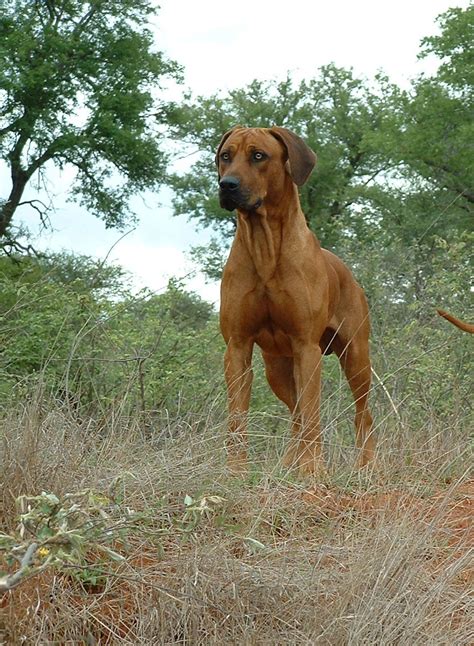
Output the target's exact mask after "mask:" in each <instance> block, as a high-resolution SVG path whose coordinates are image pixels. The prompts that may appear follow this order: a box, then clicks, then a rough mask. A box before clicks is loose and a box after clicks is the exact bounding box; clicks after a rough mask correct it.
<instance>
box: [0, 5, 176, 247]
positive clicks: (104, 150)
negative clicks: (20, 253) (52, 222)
mask: <svg viewBox="0 0 474 646" xmlns="http://www.w3.org/2000/svg"><path fill="white" fill-rule="evenodd" d="M154 13H155V9H154V8H153V7H152V4H151V3H150V2H149V0H140V1H139V2H136V1H135V0H133V1H132V0H120V1H118V2H115V1H114V2H110V1H105V2H102V1H101V2H85V1H84V0H54V1H52V2H31V1H30V0H1V1H0V16H1V17H0V159H3V160H4V162H5V164H6V165H7V166H8V168H9V171H10V174H11V177H12V185H11V189H10V193H9V195H8V194H6V195H4V196H0V236H6V237H8V236H10V237H11V236H12V231H11V221H12V218H13V215H14V213H15V210H16V208H17V207H18V206H20V205H21V204H22V203H21V198H22V194H23V191H24V188H25V186H26V184H27V183H28V181H29V180H30V179H31V178H32V177H33V176H34V175H35V174H36V173H40V179H41V172H42V169H43V168H44V166H45V165H46V164H48V163H49V164H54V165H56V166H57V167H58V168H63V167H65V166H67V165H69V166H72V167H74V169H75V171H76V177H75V183H74V188H73V193H72V196H71V197H72V199H75V198H77V199H79V200H80V202H81V203H82V204H83V205H84V206H86V207H87V208H88V209H89V210H90V211H91V212H93V213H94V214H95V215H97V216H100V217H102V218H103V219H104V220H105V222H106V225H107V226H110V227H121V226H123V225H124V223H125V222H126V220H127V218H128V217H129V209H128V198H129V197H130V196H131V195H132V194H134V193H136V192H137V191H141V190H143V189H145V188H151V189H154V188H156V187H157V186H158V185H159V184H160V182H161V181H162V179H163V175H164V169H165V161H166V159H165V155H164V153H163V151H162V150H161V135H160V126H161V125H162V124H163V123H166V121H167V120H168V118H169V110H170V106H168V105H167V104H166V103H165V102H163V101H161V100H160V98H159V96H157V93H156V90H154V89H153V88H156V87H158V88H159V87H160V84H161V83H162V79H163V78H170V77H171V78H178V77H179V70H178V67H177V65H176V64H175V63H174V62H172V61H168V60H166V58H165V57H164V56H163V54H162V53H160V52H159V51H156V49H155V45H154V42H153V37H152V34H151V32H150V30H149V28H148V26H147V25H148V20H149V18H150V16H151V15H152V14H154ZM27 204H31V203H27ZM32 206H33V208H36V209H37V210H40V211H42V210H43V209H44V205H42V204H41V203H39V202H38V201H36V202H34V203H33V204H32Z"/></svg>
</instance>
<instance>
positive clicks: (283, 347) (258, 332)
mask: <svg viewBox="0 0 474 646" xmlns="http://www.w3.org/2000/svg"><path fill="white" fill-rule="evenodd" d="M289 303H291V301H289V299H288V298H286V299H285V298H283V297H282V295H281V293H280V294H278V293H277V294H275V293H273V294H272V293H271V291H269V290H262V293H261V296H260V298H259V302H258V304H256V306H257V308H258V311H259V316H258V317H256V319H255V322H256V323H257V325H256V329H255V330H254V334H255V342H256V343H257V345H259V346H260V347H261V348H262V350H263V351H264V352H268V353H270V354H279V355H280V354H284V355H288V356H290V355H291V336H292V334H293V333H294V328H293V324H292V319H293V316H292V312H291V305H289Z"/></svg>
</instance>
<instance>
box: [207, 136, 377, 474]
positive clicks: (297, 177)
mask: <svg viewBox="0 0 474 646" xmlns="http://www.w3.org/2000/svg"><path fill="white" fill-rule="evenodd" d="M216 163H217V166H218V172H219V187H220V191H219V197H220V203H221V206H222V207H223V208H225V209H227V210H229V211H233V210H234V209H236V210H237V230H236V235H235V239H234V242H233V244H232V248H231V251H230V255H229V258H228V260H227V263H226V265H225V268H224V273H223V277H222V285H221V309H220V325H221V331H222V334H223V336H224V339H225V342H226V344H227V349H226V353H225V359H224V367H225V378H226V382H227V390H228V402H229V435H228V465H229V468H230V469H231V470H232V471H234V472H240V471H243V470H245V468H246V462H247V437H246V418H247V412H248V408H249V400H250V391H251V384H252V369H251V362H252V351H253V346H254V344H255V343H256V344H257V345H258V346H260V348H261V351H262V355H263V359H264V362H265V371H266V376H267V379H268V382H269V384H270V386H271V388H272V390H273V392H274V393H275V395H276V396H277V397H278V398H279V399H281V400H282V401H283V402H284V403H285V404H286V405H287V406H288V408H289V409H290V411H291V414H292V419H293V422H292V438H291V441H290V444H289V447H288V450H287V452H286V454H285V458H284V464H285V465H286V466H288V467H290V468H295V469H297V470H298V471H299V472H300V473H301V474H308V473H315V472H316V473H317V472H320V471H323V472H324V462H323V458H322V446H321V444H322V442H321V430H320V418H319V408H320V389H321V360H322V355H323V354H330V353H331V352H335V353H336V355H337V356H338V357H339V360H340V363H341V365H342V368H343V370H344V372H345V374H346V377H347V380H348V382H349V385H350V387H351V390H352V393H353V396H354V399H355V407H356V415H355V427H356V445H357V447H359V449H360V456H359V464H360V465H361V466H363V465H365V464H367V463H368V462H369V461H370V460H371V459H372V458H373V454H374V449H375V437H374V434H373V432H372V417H371V415H370V412H369V409H368V405H367V399H368V394H369V389H370V379H371V367H370V358H369V330H370V323H369V312H368V306H367V301H366V298H365V295H364V292H363V291H362V289H361V288H360V287H359V285H358V284H357V282H356V281H355V279H354V277H353V276H352V274H351V272H350V271H349V269H348V268H347V267H346V266H345V265H344V263H343V262H342V261H341V260H340V259H339V258H338V257H337V256H335V255H334V254H332V253H331V252H330V251H327V250H325V249H322V248H321V246H320V244H319V241H318V240H317V238H316V236H315V235H314V234H313V233H312V232H311V231H310V229H309V228H308V226H307V223H306V219H305V216H304V214H303V212H302V210H301V206H300V201H299V196H298V186H301V185H303V184H304V182H305V181H306V180H307V178H308V176H309V175H310V173H311V171H312V169H313V167H314V165H315V163H316V155H315V154H314V153H313V151H312V150H311V149H310V148H309V147H308V146H307V145H306V143H305V142H304V141H303V140H302V139H301V138H300V137H298V136H297V135H295V134H294V133H292V132H291V131H289V130H286V129H285V128H278V127H274V128H242V127H236V128H234V129H233V130H230V131H229V132H227V133H225V135H224V136H223V138H222V140H221V142H220V145H219V149H218V151H217V155H216Z"/></svg>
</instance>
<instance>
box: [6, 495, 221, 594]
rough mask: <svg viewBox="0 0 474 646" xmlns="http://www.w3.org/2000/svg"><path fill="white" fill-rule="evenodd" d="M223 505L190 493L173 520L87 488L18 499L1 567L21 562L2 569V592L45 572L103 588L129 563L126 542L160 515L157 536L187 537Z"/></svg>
mask: <svg viewBox="0 0 474 646" xmlns="http://www.w3.org/2000/svg"><path fill="white" fill-rule="evenodd" d="M224 502H225V499H224V498H222V497H220V496H217V495H209V496H207V495H203V496H201V497H199V498H197V499H193V498H192V497H191V496H189V495H186V496H185V498H184V508H183V510H182V513H181V515H178V514H176V517H175V516H171V515H170V514H169V513H168V511H167V510H166V509H163V505H159V506H158V508H154V509H150V508H148V509H147V510H146V511H145V512H137V511H133V510H131V509H129V508H128V507H126V506H123V505H121V504H119V503H118V502H117V501H116V500H114V499H113V498H111V497H110V496H108V495H104V494H103V493H100V492H97V491H92V490H89V489H88V490H86V491H81V492H78V493H74V494H65V495H64V496H63V498H62V499H59V498H58V497H57V496H56V495H55V494H53V493H47V492H44V491H43V492H42V493H41V494H40V495H37V496H20V498H18V500H17V505H18V507H19V510H20V514H19V523H18V526H17V530H16V532H15V533H14V534H5V533H0V563H1V562H2V561H3V562H4V563H6V564H7V565H8V566H9V570H11V569H12V566H13V564H14V563H15V562H16V561H18V560H20V563H21V565H20V568H18V569H17V570H16V571H15V572H11V571H10V572H8V573H6V574H5V573H4V572H1V570H0V593H3V592H6V591H8V590H11V589H13V588H14V587H16V586H17V585H20V584H21V583H23V582H24V581H25V580H26V579H29V578H31V577H32V576H37V575H38V574H40V573H41V572H43V571H44V570H45V569H47V568H55V569H56V570H57V571H59V572H63V573H65V574H67V575H69V576H71V577H73V578H75V579H77V580H79V581H80V582H81V583H83V584H87V585H90V586H97V585H99V584H104V583H105V581H106V575H107V574H110V571H109V568H110V567H111V565H113V563H114V562H119V563H122V562H124V561H125V560H126V557H125V556H124V554H123V552H126V551H127V544H128V541H129V540H130V539H131V538H132V536H133V535H137V536H140V537H142V535H143V530H144V529H148V527H150V526H152V525H153V524H156V521H157V517H160V516H161V528H159V529H157V528H156V527H155V528H154V530H155V532H156V538H162V537H163V538H164V537H165V536H169V535H175V534H178V535H181V536H187V535H189V534H191V533H192V532H194V531H195V530H196V529H197V527H198V526H199V524H200V523H201V522H202V520H203V519H207V518H210V517H212V516H213V515H215V514H216V512H217V511H218V510H219V509H220V508H221V507H222V504H223V503H224ZM160 506H161V507H162V508H161V509H160V508H159V507H160ZM179 511H181V509H179V510H178V513H179ZM156 548H158V545H155V549H156Z"/></svg>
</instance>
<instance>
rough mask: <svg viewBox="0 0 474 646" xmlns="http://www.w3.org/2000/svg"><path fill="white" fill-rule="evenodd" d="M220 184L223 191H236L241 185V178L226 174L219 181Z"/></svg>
mask: <svg viewBox="0 0 474 646" xmlns="http://www.w3.org/2000/svg"><path fill="white" fill-rule="evenodd" d="M219 186H220V187H221V189H222V190H223V191H236V190H237V189H238V188H239V186H240V180H239V179H237V177H233V176H232V175H226V176H225V177H223V178H222V179H221V181H220V182H219Z"/></svg>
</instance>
